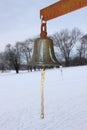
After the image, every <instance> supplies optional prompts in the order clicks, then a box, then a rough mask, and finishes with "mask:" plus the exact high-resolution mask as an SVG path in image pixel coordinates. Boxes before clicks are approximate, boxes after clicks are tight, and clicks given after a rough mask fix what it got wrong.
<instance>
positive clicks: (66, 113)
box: [0, 66, 87, 130]
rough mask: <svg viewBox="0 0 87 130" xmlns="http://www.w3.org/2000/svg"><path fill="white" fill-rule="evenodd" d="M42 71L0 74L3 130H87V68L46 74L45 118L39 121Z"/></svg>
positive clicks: (1, 126) (56, 70)
mask: <svg viewBox="0 0 87 130" xmlns="http://www.w3.org/2000/svg"><path fill="white" fill-rule="evenodd" d="M40 84H41V71H36V72H34V71H33V72H20V74H15V72H8V73H0V130H87V66H79V67H68V68H63V72H62V73H61V69H51V70H46V72H45V90H44V91H45V95H44V96H45V118H44V119H42V120H41V119H40Z"/></svg>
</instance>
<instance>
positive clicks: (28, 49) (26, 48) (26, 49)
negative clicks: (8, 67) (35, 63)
mask: <svg viewBox="0 0 87 130" xmlns="http://www.w3.org/2000/svg"><path fill="white" fill-rule="evenodd" d="M33 42H34V40H33V39H28V40H26V41H24V42H22V43H20V46H21V54H22V56H23V60H24V59H25V61H26V63H27V70H28V71H29V69H30V67H29V62H30V60H31V56H32V48H33Z"/></svg>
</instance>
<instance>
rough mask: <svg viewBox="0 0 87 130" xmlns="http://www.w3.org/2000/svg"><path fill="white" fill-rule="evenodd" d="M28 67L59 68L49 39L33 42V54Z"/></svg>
mask: <svg viewBox="0 0 87 130" xmlns="http://www.w3.org/2000/svg"><path fill="white" fill-rule="evenodd" d="M29 65H31V66H36V67H38V66H41V67H53V66H59V64H58V61H57V59H56V57H55V54H54V49H53V41H52V40H51V39H50V38H48V37H46V38H42V37H41V38H37V39H36V40H35V44H34V52H33V56H32V59H31V62H30V63H29Z"/></svg>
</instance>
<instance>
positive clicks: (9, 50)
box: [5, 44, 21, 73]
mask: <svg viewBox="0 0 87 130" xmlns="http://www.w3.org/2000/svg"><path fill="white" fill-rule="evenodd" d="M5 54H6V60H7V61H8V62H9V66H10V67H11V68H13V69H15V71H16V73H19V68H20V63H21V62H20V48H19V44H16V45H15V46H14V47H12V46H11V45H10V44H8V45H7V46H6V49H5Z"/></svg>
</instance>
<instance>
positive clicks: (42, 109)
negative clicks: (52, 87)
mask: <svg viewBox="0 0 87 130" xmlns="http://www.w3.org/2000/svg"><path fill="white" fill-rule="evenodd" d="M44 76H45V68H42V70H41V114H40V117H41V119H43V118H44Z"/></svg>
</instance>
